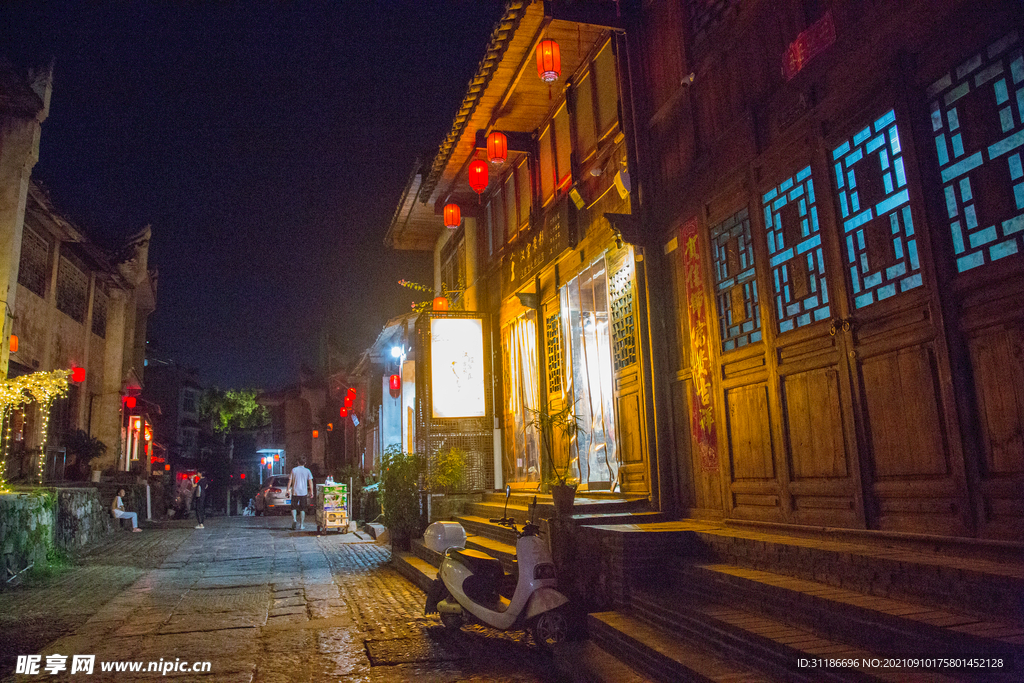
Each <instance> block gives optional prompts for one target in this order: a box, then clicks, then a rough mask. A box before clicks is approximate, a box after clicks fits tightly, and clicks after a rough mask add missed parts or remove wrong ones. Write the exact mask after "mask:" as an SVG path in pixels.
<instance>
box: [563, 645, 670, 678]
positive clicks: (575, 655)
mask: <svg viewBox="0 0 1024 683" xmlns="http://www.w3.org/2000/svg"><path fill="white" fill-rule="evenodd" d="M553 654H554V660H555V666H556V667H558V672H559V673H560V674H561V675H562V678H563V679H564V680H567V681H572V683H652V681H653V679H651V678H648V677H646V676H643V675H641V674H640V672H638V671H637V670H636V669H634V668H633V667H631V666H629V665H628V664H626V663H625V662H623V661H622V660H621V659H618V658H617V657H616V656H615V655H613V654H611V653H610V652H608V651H607V650H605V649H604V648H602V647H600V646H599V645H598V644H597V643H595V642H594V641H592V640H583V641H575V642H572V641H571V642H568V643H565V644H563V645H560V646H559V647H556V648H555V651H554V653H553Z"/></svg>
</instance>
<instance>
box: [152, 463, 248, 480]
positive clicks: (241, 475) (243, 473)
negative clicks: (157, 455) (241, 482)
mask: <svg viewBox="0 0 1024 683" xmlns="http://www.w3.org/2000/svg"><path fill="white" fill-rule="evenodd" d="M167 469H171V466H170V465H168V466H167ZM238 478H239V479H245V472H242V473H241V474H239V475H238Z"/></svg>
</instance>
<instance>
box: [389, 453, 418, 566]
mask: <svg viewBox="0 0 1024 683" xmlns="http://www.w3.org/2000/svg"><path fill="white" fill-rule="evenodd" d="M422 470H423V467H422V464H421V462H420V459H419V458H418V457H417V456H416V454H415V453H403V452H402V451H401V450H400V449H399V448H398V447H397V446H389V447H388V448H387V450H385V451H384V457H383V458H382V459H381V481H380V488H381V492H380V502H381V507H383V508H384V526H386V527H387V528H388V532H389V533H390V534H391V540H392V543H394V544H395V545H396V546H398V547H399V548H402V549H408V547H409V541H410V540H411V539H412V537H413V536H417V535H419V534H420V533H422V531H423V529H422V525H421V521H420V501H419V477H420V473H421V472H422Z"/></svg>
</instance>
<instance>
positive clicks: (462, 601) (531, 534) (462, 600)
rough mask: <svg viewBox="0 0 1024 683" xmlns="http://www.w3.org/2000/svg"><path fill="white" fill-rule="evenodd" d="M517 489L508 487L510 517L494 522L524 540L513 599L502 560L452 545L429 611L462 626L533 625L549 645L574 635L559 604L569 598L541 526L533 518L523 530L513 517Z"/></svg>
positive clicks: (452, 626) (431, 594)
mask: <svg viewBox="0 0 1024 683" xmlns="http://www.w3.org/2000/svg"><path fill="white" fill-rule="evenodd" d="M511 494H512V487H510V486H506V487H505V512H504V513H503V515H504V516H503V517H502V518H501V519H492V520H490V522H491V523H492V524H500V525H501V526H503V527H506V528H508V529H511V530H512V531H514V532H515V533H516V538H517V539H518V540H517V541H516V559H517V564H518V567H519V580H518V581H517V583H516V590H515V593H514V594H513V595H512V599H511V600H509V599H508V598H506V597H504V596H503V595H501V594H500V592H499V588H500V587H501V584H502V580H503V579H504V578H505V571H504V569H502V566H501V562H500V561H499V560H497V559H495V558H493V557H491V556H490V555H487V554H485V553H482V552H479V551H477V550H467V549H465V548H448V549H447V550H445V551H444V559H443V560H442V561H441V568H440V570H439V571H438V573H437V578H436V579H435V580H434V582H433V583H432V584H431V586H430V590H429V591H428V593H427V603H426V607H425V608H424V613H425V614H434V613H440V616H441V622H442V623H443V624H444V625H445V627H447V628H450V629H458V628H461V627H462V624H463V623H464V622H465V621H466V620H476V621H479V622H480V623H481V624H484V625H485V626H491V627H493V628H496V629H500V630H502V631H510V630H520V629H529V631H530V633H531V635H532V636H533V640H534V642H536V643H537V644H538V645H540V646H541V647H542V648H544V649H548V650H549V649H551V648H552V647H554V646H555V645H557V644H558V643H560V642H562V641H563V640H565V639H566V637H567V636H568V635H569V622H568V620H567V619H566V617H565V614H564V613H563V611H562V610H561V609H559V608H561V607H562V605H565V604H566V603H567V602H569V600H568V599H567V598H566V597H565V596H564V595H562V594H561V593H559V592H558V591H557V590H555V586H556V585H557V583H558V581H557V579H556V576H555V565H554V563H553V562H552V561H551V553H550V552H549V551H548V548H547V544H546V543H544V541H542V540H541V539H540V536H539V535H538V534H539V533H540V527H538V526H537V525H536V524H534V523H533V522H532V521H530V522H527V523H526V524H524V525H523V528H522V530H521V531H520V530H519V529H517V528H516V520H515V519H513V518H509V517H508V499H509V496H510V495H511ZM536 509H537V499H536V497H534V499H533V510H534V512H536Z"/></svg>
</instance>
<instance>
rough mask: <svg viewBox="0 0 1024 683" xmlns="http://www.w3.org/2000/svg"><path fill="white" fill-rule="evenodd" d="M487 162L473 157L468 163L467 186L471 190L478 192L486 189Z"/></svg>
mask: <svg viewBox="0 0 1024 683" xmlns="http://www.w3.org/2000/svg"><path fill="white" fill-rule="evenodd" d="M487 180H488V178H487V163H486V162H484V161H482V160H480V159H474V160H473V161H472V162H471V163H470V164H469V186H470V187H471V188H473V191H474V192H476V193H477V194H480V193H481V192H483V191H484V190H486V189H487Z"/></svg>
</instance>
